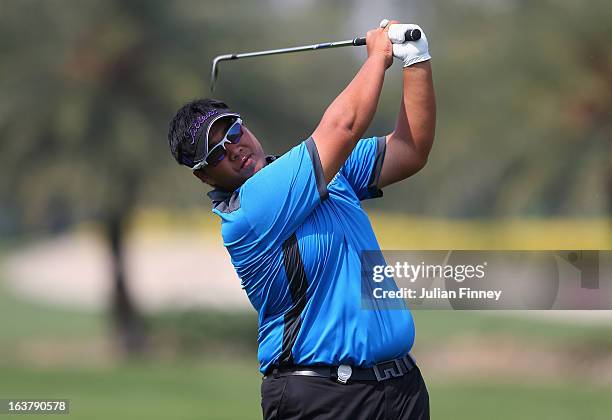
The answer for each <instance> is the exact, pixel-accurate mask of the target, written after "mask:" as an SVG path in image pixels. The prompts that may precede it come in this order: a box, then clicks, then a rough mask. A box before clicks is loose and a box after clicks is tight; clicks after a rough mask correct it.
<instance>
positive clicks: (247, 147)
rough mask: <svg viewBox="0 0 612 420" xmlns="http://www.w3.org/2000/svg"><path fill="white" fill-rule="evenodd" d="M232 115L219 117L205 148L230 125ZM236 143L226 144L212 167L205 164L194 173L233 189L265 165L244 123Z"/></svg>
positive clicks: (230, 189) (253, 137)
mask: <svg viewBox="0 0 612 420" xmlns="http://www.w3.org/2000/svg"><path fill="white" fill-rule="evenodd" d="M233 120H234V119H233V118H221V119H220V120H218V121H216V122H215V123H214V124H213V126H212V127H211V128H210V133H209V144H208V150H211V149H212V148H213V147H215V146H216V145H217V144H218V143H219V142H220V141H221V140H222V139H223V137H224V136H225V133H226V132H227V130H228V129H229V127H230V126H231V125H232V122H233ZM242 130H243V133H242V137H241V138H240V141H239V142H238V143H237V144H232V143H226V144H225V148H226V152H225V157H224V158H223V160H221V162H219V163H218V164H217V165H216V166H212V165H207V166H205V167H204V168H202V169H200V170H197V171H195V173H194V174H195V175H196V176H197V177H198V178H199V179H201V180H202V181H204V182H206V183H207V184H210V185H212V186H213V187H220V188H223V189H225V190H228V191H234V190H235V189H236V188H238V187H240V186H241V185H242V184H244V182H245V181H246V180H247V179H249V178H250V177H252V176H253V175H254V174H255V173H256V172H257V171H259V170H260V169H261V168H263V167H264V166H265V165H266V155H265V153H264V151H263V148H262V147H261V144H260V143H259V141H258V140H257V138H256V137H255V136H254V135H253V133H251V132H250V131H249V130H248V129H247V128H246V127H245V126H242Z"/></svg>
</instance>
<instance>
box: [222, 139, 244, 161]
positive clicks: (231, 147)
mask: <svg viewBox="0 0 612 420" xmlns="http://www.w3.org/2000/svg"><path fill="white" fill-rule="evenodd" d="M225 150H226V153H227V155H228V157H229V158H230V160H232V161H234V160H236V159H238V158H239V157H240V152H241V151H242V146H241V145H240V144H234V143H227V144H226V145H225Z"/></svg>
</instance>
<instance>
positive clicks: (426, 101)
mask: <svg viewBox="0 0 612 420" xmlns="http://www.w3.org/2000/svg"><path fill="white" fill-rule="evenodd" d="M402 48H405V50H402ZM402 53H404V55H403V57H398V55H399V54H402ZM394 55H395V56H396V57H398V58H402V59H403V60H404V65H405V67H404V69H403V71H402V72H403V89H402V100H401V104H400V109H399V114H398V117H397V122H396V124H395V129H394V130H393V132H392V133H390V134H388V135H387V137H386V150H385V159H384V161H383V166H382V170H381V174H380V178H379V181H378V187H379V188H382V187H385V186H387V185H389V184H392V183H394V182H398V181H401V180H403V179H406V178H408V177H409V176H411V175H413V174H414V173H416V172H418V171H419V170H420V169H421V168H423V167H424V166H425V164H426V163H427V158H428V155H429V151H430V150H431V146H432V144H433V140H434V134H435V126H436V100H435V94H434V87H433V78H432V74H431V60H430V59H431V57H430V56H429V51H428V45H427V38H426V37H425V35H424V33H423V37H422V38H421V41H419V42H418V43H409V44H407V45H406V46H405V47H400V46H397V47H396V44H394Z"/></svg>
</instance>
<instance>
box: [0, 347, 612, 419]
mask: <svg viewBox="0 0 612 420" xmlns="http://www.w3.org/2000/svg"><path fill="white" fill-rule="evenodd" d="M502 379H503V378H496V380H495V381H492V382H486V381H483V380H480V381H473V380H465V381H457V380H455V381H453V382H436V381H428V382H429V383H428V387H429V392H430V398H431V409H432V418H434V419H458V420H459V419H483V420H484V419H491V418H495V419H518V418H520V419H540V420H541V419H557V420H561V419H568V420H570V419H572V420H573V419H607V418H609V415H610V412H612V399H610V395H611V392H612V389H611V388H604V387H598V386H594V385H589V384H582V383H580V382H574V383H534V382H533V381H530V382H529V383H504V382H503V380H502ZM260 381H261V379H260V376H259V374H258V373H257V366H256V365H255V364H254V360H250V361H246V360H242V359H234V360H227V359H224V358H222V357H220V356H215V357H214V358H213V359H207V360H206V361H203V362H198V363H184V364H168V363H162V362H155V363H153V362H148V363H140V364H125V365H121V366H116V367H113V368H109V369H97V370H93V369H69V370H67V369H35V368H32V367H10V368H7V367H5V368H0V395H2V396H3V398H58V399H59V398H67V399H69V400H70V405H71V406H70V407H71V408H70V418H72V419H88V420H90V419H91V420H94V419H96V420H97V419H100V420H106V419H110V418H112V419H117V420H121V419H134V418H146V419H149V420H155V419H160V420H161V419H164V420H165V419H177V420H187V419H219V420H223V419H245V420H247V419H258V418H260V417H261V415H260V408H259V386H260V383H261V382H260ZM8 417H9V416H4V417H3V416H1V415H0V418H8ZM38 417H41V416H30V417H28V418H38Z"/></svg>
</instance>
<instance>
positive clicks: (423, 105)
mask: <svg viewBox="0 0 612 420" xmlns="http://www.w3.org/2000/svg"><path fill="white" fill-rule="evenodd" d="M403 81H404V87H403V93H402V102H401V106H400V110H399V114H398V117H397V123H396V124H395V130H394V131H393V133H392V137H393V138H394V139H398V140H403V141H407V142H410V143H412V147H413V149H414V151H415V152H416V153H418V155H419V156H420V157H421V158H423V159H425V160H426V159H427V156H428V155H429V151H430V150H431V146H432V144H433V139H434V134H435V128H436V100H435V94H434V87H433V78H432V74H431V64H430V61H426V62H422V63H417V64H413V65H412V66H410V67H406V68H404V70H403Z"/></svg>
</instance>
